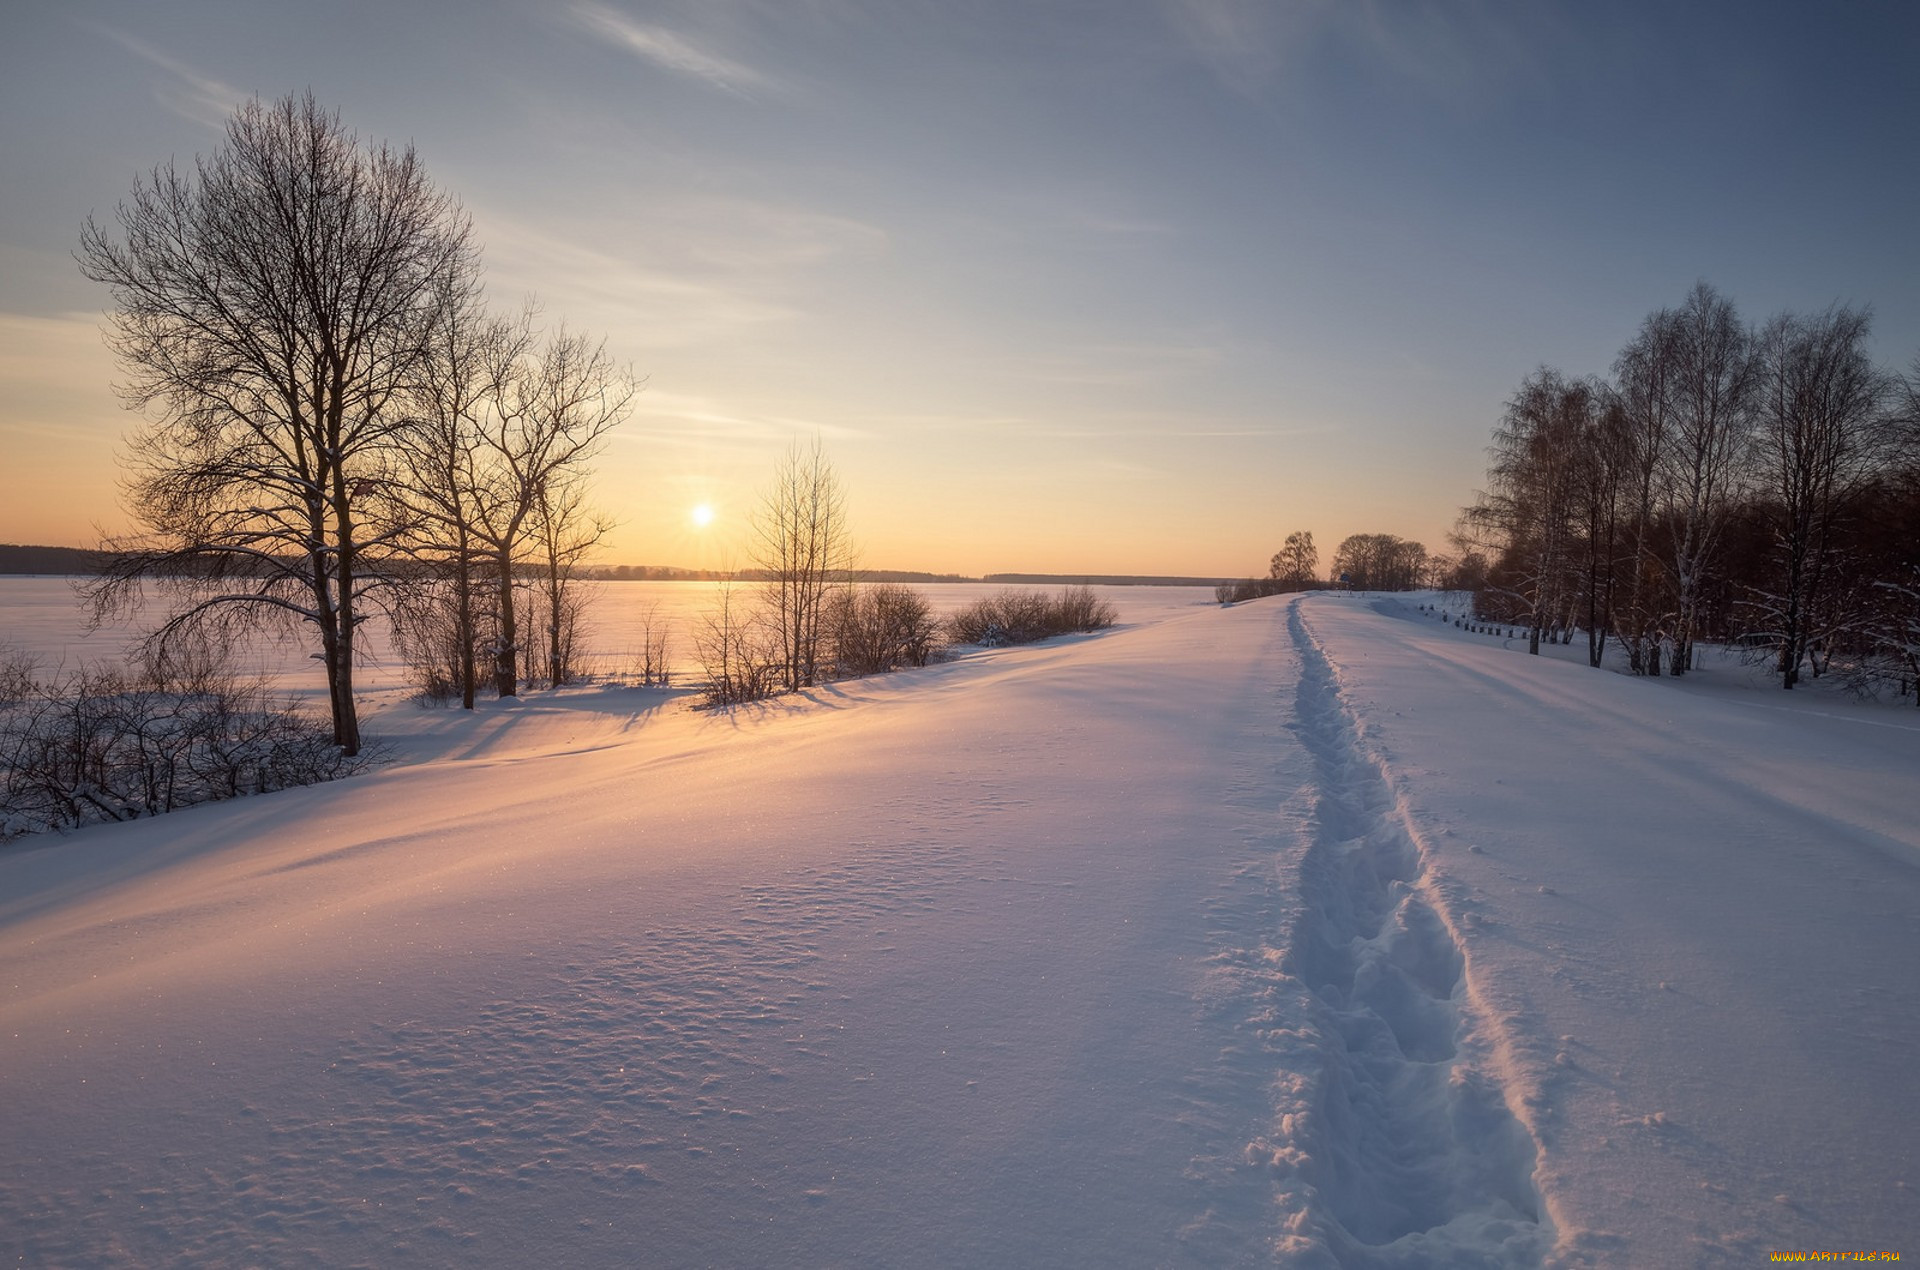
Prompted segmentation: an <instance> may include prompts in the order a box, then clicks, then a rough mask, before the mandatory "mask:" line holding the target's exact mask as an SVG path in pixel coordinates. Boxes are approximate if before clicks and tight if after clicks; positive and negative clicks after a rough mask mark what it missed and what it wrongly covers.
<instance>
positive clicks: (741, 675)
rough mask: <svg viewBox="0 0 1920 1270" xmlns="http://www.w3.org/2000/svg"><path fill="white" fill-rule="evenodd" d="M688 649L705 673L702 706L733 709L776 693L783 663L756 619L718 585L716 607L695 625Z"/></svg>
mask: <svg viewBox="0 0 1920 1270" xmlns="http://www.w3.org/2000/svg"><path fill="white" fill-rule="evenodd" d="M694 648H695V650H696V651H697V652H698V653H699V655H700V665H701V668H702V669H703V670H704V671H705V672H706V676H707V686H706V703H707V704H708V705H709V706H734V705H740V704H742V703H743V702H748V701H764V700H765V699H766V698H768V697H771V696H772V695H773V694H774V693H776V692H778V691H779V690H780V688H781V686H782V679H783V673H784V671H785V670H786V667H787V665H788V663H787V662H786V661H785V660H784V659H783V658H781V657H780V656H779V654H778V653H777V651H776V649H775V647H774V641H773V640H772V639H771V638H770V637H769V635H768V632H767V630H766V627H765V624H764V623H763V622H762V621H760V619H759V616H758V615H757V614H755V613H754V612H752V611H751V609H750V608H749V606H747V605H745V604H743V603H742V602H741V600H740V597H738V596H737V595H735V594H734V591H733V584H732V583H730V582H723V583H721V584H720V591H719V596H718V600H717V603H716V604H715V606H714V609H713V611H712V612H711V613H709V614H707V616H706V617H705V619H703V621H702V622H701V626H700V630H699V633H698V634H696V635H695V636H694Z"/></svg>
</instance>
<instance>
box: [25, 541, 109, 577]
mask: <svg viewBox="0 0 1920 1270" xmlns="http://www.w3.org/2000/svg"><path fill="white" fill-rule="evenodd" d="M100 559H101V556H100V553H99V552H98V551H93V550H90V549H88V548H85V547H23V546H18V545H16V544H14V543H10V542H0V573H49V574H60V575H65V576H69V577H77V576H80V575H82V574H88V573H94V572H96V571H97V570H98V569H99V565H100Z"/></svg>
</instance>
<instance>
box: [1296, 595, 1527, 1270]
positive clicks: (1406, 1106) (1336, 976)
mask: <svg viewBox="0 0 1920 1270" xmlns="http://www.w3.org/2000/svg"><path fill="white" fill-rule="evenodd" d="M1301 608H1302V606H1301V605H1300V604H1299V603H1297V602H1296V603H1295V604H1293V605H1292V606H1290V609H1289V614H1288V626H1289V630H1290V633H1291V635H1292V639H1293V644H1294V647H1295V649H1296V651H1297V652H1298V654H1299V657H1300V662H1301V668H1300V681H1299V688H1298V692H1297V697H1296V702H1295V721H1294V723H1293V725H1292V726H1293V730H1294V731H1295V733H1296V734H1297V735H1298V737H1299V738H1300V741H1301V743H1302V744H1303V746H1304V747H1305V748H1306V750H1307V751H1308V753H1309V754H1310V755H1311V757H1312V760H1313V768H1314V783H1315V787H1314V790H1313V793H1312V812H1311V815H1310V817H1309V818H1308V826H1307V832H1308V835H1309V841H1308V844H1307V849H1306V852H1305V855H1304V858H1303V859H1302V861H1301V866H1300V888H1301V893H1302V894H1301V899H1302V909H1301V912H1300V916H1299V918H1298V920H1297V921H1296V923H1295V926H1294V929H1293V930H1292V931H1291V932H1290V939H1289V941H1288V944H1287V947H1286V951H1285V955H1284V957H1283V960H1282V968H1283V969H1284V970H1285V971H1286V972H1287V973H1288V974H1289V975H1291V976H1292V977H1294V978H1296V979H1298V980H1299V981H1300V982H1301V983H1302V984H1304V985H1305V987H1306V988H1307V989H1309V990H1310V996H1309V999H1308V1004H1307V1010H1308V1014H1309V1017H1310V1018H1311V1019H1312V1022H1313V1027H1314V1030H1315V1031H1316V1032H1317V1033H1318V1038H1317V1039H1318V1043H1319V1049H1320V1053H1321V1055H1322V1057H1323V1059H1324V1066H1323V1068H1322V1070H1321V1072H1320V1079H1319V1080H1318V1082H1317V1083H1316V1082H1312V1081H1304V1082H1303V1081H1292V1082H1284V1081H1283V1082H1282V1085H1281V1089H1282V1093H1283V1101H1284V1102H1285V1103H1287V1104H1290V1105H1285V1106H1282V1107H1281V1108H1280V1111H1281V1113H1282V1114H1281V1116H1280V1117H1279V1121H1280V1126H1281V1135H1282V1137H1284V1138H1287V1139H1289V1143H1288V1146H1289V1148H1290V1149H1286V1150H1283V1152H1281V1153H1280V1154H1281V1155H1284V1156H1285V1157H1286V1160H1287V1162H1288V1163H1289V1164H1290V1165H1291V1166H1292V1168H1293V1169H1294V1170H1295V1172H1296V1174H1297V1179H1298V1183H1299V1185H1298V1201H1297V1202H1298V1204H1299V1211H1298V1212H1297V1213H1296V1214H1295V1215H1294V1219H1293V1221H1292V1222H1290V1223H1289V1225H1290V1226H1291V1227H1292V1228H1293V1230H1294V1231H1295V1232H1296V1233H1295V1236H1294V1238H1293V1240H1290V1241H1288V1243H1287V1244H1283V1250H1288V1248H1289V1245H1290V1249H1291V1251H1293V1252H1295V1253H1296V1254H1297V1253H1305V1252H1307V1250H1308V1247H1310V1246H1313V1245H1318V1249H1317V1250H1321V1251H1324V1252H1325V1253H1326V1254H1328V1255H1330V1257H1331V1259H1332V1263H1333V1264H1336V1265H1339V1266H1342V1267H1410V1266H1433V1265H1445V1266H1476V1267H1477V1266H1487V1267H1494V1266H1499V1267H1522V1266H1538V1265H1540V1264H1541V1262H1542V1260H1543V1258H1544V1256H1545V1254H1546V1251H1547V1249H1548V1248H1550V1246H1551V1244H1552V1233H1551V1223H1550V1221H1549V1220H1548V1219H1547V1214H1546V1211H1545V1206H1544V1205H1543V1203H1542V1199H1541V1195H1540V1193H1539V1191H1538V1189H1537V1188H1536V1186H1535V1183H1534V1167H1535V1160H1536V1156H1537V1145H1536V1143H1535V1141H1534V1138H1533V1136H1532V1134H1531V1133H1530V1132H1529V1130H1528V1128H1527V1127H1526V1125H1524V1124H1523V1123H1522V1122H1521V1121H1520V1120H1519V1119H1518V1118H1516V1116H1515V1115H1514V1113H1513V1111H1512V1109H1511V1108H1510V1106H1509V1102H1508V1096H1507V1094H1508V1091H1507V1090H1506V1089H1505V1088H1504V1087H1503V1085H1502V1084H1501V1082H1500V1080H1499V1079H1498V1077H1497V1076H1496V1075H1495V1072H1496V1070H1497V1064H1496V1063H1495V1062H1493V1061H1491V1060H1492V1059H1493V1058H1494V1055H1493V1052H1492V1045H1491V1043H1490V1039H1489V1036H1488V1032H1487V1029H1486V1028H1485V1026H1484V1025H1483V1021H1482V1020H1481V1019H1479V1018H1478V1017H1477V1016H1476V1012H1475V1010H1474V1009H1473V1006H1472V1002H1471V1000H1470V998H1469V991H1468V986H1467V979H1466V960H1465V956H1464V954H1463V951H1462V949H1461V947H1460V944H1459V942H1458V940H1457V938H1456V936H1455V934H1454V931H1453V929H1452V926H1451V924H1450V923H1449V922H1448V921H1447V920H1446V916H1445V907H1444V903H1443V901H1442V900H1441V898H1440V896H1439V894H1438V891H1437V888H1436V886H1435V885H1434V884H1433V882H1432V879H1431V878H1430V876H1429V873H1428V869H1427V861H1426V858H1425V853H1424V852H1423V850H1422V847H1421V844H1420V843H1419V841H1418V840H1417V838H1416V837H1415V835H1414V833H1413V831H1412V827H1411V825H1410V824H1409V823H1408V821H1407V819H1406V817H1405V813H1404V811H1403V810H1402V809H1401V808H1400V807H1399V805H1398V803H1397V800H1396V799H1395V797H1394V793H1393V789H1392V785H1391V780H1390V777H1389V774H1388V772H1387V769H1386V768H1385V766H1384V765H1383V764H1382V763H1381V761H1380V760H1379V759H1378V758H1377V757H1376V756H1375V755H1373V754H1372V753H1370V752H1369V750H1368V748H1367V746H1366V744H1365V742H1364V740H1363V737H1362V732H1361V728H1360V724H1359V721H1358V720H1357V718H1356V717H1355V715H1354V713H1353V711H1352V710H1351V709H1350V708H1349V706H1348V705H1347V703H1346V701H1345V699H1344V697H1343V695H1342V693H1341V690H1340V683H1339V679H1338V675H1337V673H1336V671H1335V669H1334V667H1333V664H1332V663H1331V662H1330V661H1329V660H1328V657H1327V655H1326V652H1325V650H1324V649H1323V648H1322V647H1321V645H1320V643H1319V641H1318V640H1317V639H1316V638H1315V637H1314V635H1313V633H1312V631H1311V630H1310V629H1309V627H1308V625H1307V623H1306V620H1305V618H1304V617H1303V616H1302V614H1301ZM1275 1162H1276V1164H1278V1163H1280V1160H1279V1159H1278V1158H1276V1161H1275ZM1309 1232H1311V1234H1310V1235H1309ZM1314 1259H1316V1260H1318V1259H1319V1258H1314Z"/></svg>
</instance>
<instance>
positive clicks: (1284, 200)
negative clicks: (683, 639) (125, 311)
mask: <svg viewBox="0 0 1920 1270" xmlns="http://www.w3.org/2000/svg"><path fill="white" fill-rule="evenodd" d="M1916 64H1920V7H1917V6H1913V5H1910V4H1900V3H1888V4H1874V3H1858V4H1834V5H1821V6H1807V5H1800V4H1774V3H1717V4H1716V3H1708V4H1688V5H1673V4H1665V3H1659V4H1628V3H1623V4H1607V5H1591V4H1577V3H1547V2H1533V3H1520V2H1518V0H1515V2H1513V3H1503V4H1495V3H1477V2H1476V0H1451V2H1447V3H1425V2H1423V0H1398V2H1395V3H1374V2H1372V0H1299V2H1297V3H1279V2H1264V3H1263V2H1260V0H1111V2H1108V3H1093V2H1090V0H1089V2H1065V0H1062V2H1058V3H1050V2H1045V0H945V2H944V3H943V2H938V0H893V2H889V3H883V2H880V0H685V2H680V3H642V2H640V0H581V2H578V3H536V2H534V0H520V2H513V0H492V2H487V0H481V2H479V3H453V2H452V0H446V2H435V3H404V2H401V3H394V2H391V0H386V2H381V3H361V2H359V0H344V2H342V3H334V4H329V5H326V6H314V5H296V4H258V3H214V2H208V0H180V2H174V3H152V2H150V0H149V2H140V3H135V2H127V3H95V2H89V0H60V2H58V3H54V2H49V0H8V2H7V4H6V6H5V9H4V12H3V13H0V174H3V176H0V541H7V542H37V543H52V544H68V545H90V544H91V543H92V542H94V541H95V540H96V538H97V537H98V536H99V534H100V533H101V532H102V531H104V532H108V533H112V532H119V531H122V530H124V529H125V528H127V527H129V525H130V524H131V523H132V521H131V519H130V516H129V512H128V510H127V509H126V508H124V507H123V506H122V505H121V497H120V491H119V487H118V469H117V466H116V454H117V453H118V451H119V447H120V445H121V444H122V441H123V438H124V437H125V435H126V434H127V432H128V430H129V428H130V427H131V426H133V424H134V423H135V422H136V420H135V418H134V417H133V416H131V415H129V414H128V413H127V412H126V411H125V410H124V409H123V408H122V407H121V405H120V403H119V400H118V398H117V397H116V396H115V394H114V391H113V383H114V381H115V378H116V370H115V367H114V365H113V363H112V359H111V357H110V356H109V354H108V353H107V352H106V350H105V348H104V347H103V345H102V343H101V337H100V331H101V324H102V317H103V313H104V311H105V309H106V307H107V305H108V304H109V303H110V298H109V296H108V295H107V294H106V291H105V289H104V288H102V287H99V286H97V285H96V284H93V283H90V282H88V281H87V280H85V279H84V278H82V277H81V276H80V274H79V271H78V269H77V268H76V266H75V265H74V262H73V259H72V252H73V250H74V247H75V245H76V243H77V241H78V237H79V233H80V229H81V226H82V224H83V223H84V222H85V220H86V218H87V217H88V216H89V215H91V216H94V217H95V218H97V219H99V220H100V221H102V222H103V223H105V222H109V221H110V220H111V218H112V216H113V213H114V209H115V207H116V205H117V204H118V203H119V202H120V201H121V200H123V199H124V198H126V197H127V195H128V193H129V192H130V191H131V189H132V186H133V183H134V180H135V179H136V177H137V176H138V175H139V174H141V173H142V172H144V171H147V170H149V169H150V168H152V167H153V166H154V165H155V164H157V163H163V162H166V161H168V160H178V161H180V162H188V161H190V160H191V158H192V157H193V156H194V155H196V154H204V153H209V152H211V151H212V150H214V149H215V148H217V147H218V146H219V144H220V140H221V129H222V125H223V120H224V119H225V118H226V117H227V115H228V114H230V112H231V111H232V109H233V107H234V106H235V105H236V104H237V103H239V102H241V101H244V100H245V99H246V98H248V97H249V96H254V95H258V96H261V97H263V98H268V99H271V98H276V97H280V96H283V95H285V94H287V93H290V92H293V93H298V92H305V91H307V90H311V91H312V92H313V93H314V94H315V96H316V97H317V98H318V99H319V100H320V101H321V103H322V104H324V105H328V106H331V107H334V108H337V109H338V110H339V111H340V113H341V116H342V120H343V122H344V124H345V125H346V126H347V127H349V128H350V129H352V130H354V131H355V132H357V133H358V134H360V135H361V136H362V137H364V138H368V139H377V140H389V141H395V142H401V143H411V144H413V145H414V146H415V147H416V149H417V150H418V152H419V154H420V156H421V158H422V159H423V160H424V162H425V164H426V166H427V169H428V171H429V173H430V174H431V176H432V178H433V179H434V180H435V182H436V183H437V184H438V185H439V186H440V187H441V188H443V189H445V190H447V191H448V192H450V193H451V194H453V195H454V196H456V197H457V198H458V199H459V200H460V201H461V203H462V205H463V206H464V207H465V209H466V210H467V211H468V213H469V214H470V215H471V216H472V220H473V225H474V231H475V234H476V237H477V239H478V241H479V242H480V244H481V246H482V250H483V253H484V261H485V265H486V270H487V284H488V292H489V295H490V296H491V297H492V299H493V301H494V302H495V303H496V304H497V305H499V306H500V307H501V308H503V309H511V308H515V307H517V306H518V305H519V304H520V303H522V302H523V300H524V299H525V298H526V297H528V296H536V297H537V298H538V300H539V302H540V305H541V307H542V312H543V313H544V314H545V315H547V318H548V319H549V320H550V321H552V322H555V323H558V322H561V321H564V322H565V323H567V324H568V326H569V327H571V328H574V329H583V330H587V331H589V332H592V333H594V334H596V335H599V336H604V337H605V339H606V340H607V342H608V347H609V349H610V350H611V351H612V352H613V354H614V355H615V357H616V358H617V359H618V360H619V361H621V362H622V363H627V364H630V365H631V366H632V367H633V369H634V370H635V372H636V373H637V374H638V375H640V376H643V377H644V378H645V382H646V387H645V391H644V392H643V393H642V395H641V396H640V397H639V399H638V400H637V402H636V405H635V408H634V410H633V413H632V416H631V418H630V419H629V420H628V421H627V422H626V423H625V424H624V425H623V426H622V427H621V428H620V430H619V432H618V434H617V435H616V437H615V439H614V441H613V443H612V444H611V446H610V447H609V449H608V451H607V453H606V454H605V456H604V457H603V458H602V459H601V461H600V463H599V465H598V469H597V472H598V476H597V482H598V483H597V500H598V502H599V503H600V505H601V506H602V507H603V508H604V509H605V510H606V511H607V512H608V513H609V514H611V515H612V516H613V518H614V519H615V520H616V521H617V522H618V527H617V529H616V531H615V533H614V535H613V537H612V539H611V541H610V542H609V544H608V549H607V552H606V555H605V556H604V557H603V558H604V559H605V560H606V561H607V562H609V563H612V562H626V563H635V564H640V563H647V564H677V565H684V566H691V567H718V566H723V565H727V564H740V563H744V558H743V557H744V552H745V548H746V542H747V534H746V528H745V527H746V524H747V518H748V516H749V515H750V513H751V511H752V508H753V505H754V504H755V502H756V500H757V491H758V490H759V489H760V488H762V487H763V486H764V485H765V483H766V482H767V480H768V478H769V477H770V476H771V474H772V471H773V469H774V467H775V465H776V464H777V463H778V461H779V460H780V458H781V456H782V455H783V454H784V453H785V452H786V450H787V448H788V447H789V445H790V444H792V443H793V442H794V441H796V440H798V441H801V442H803V443H808V442H811V441H812V440H813V439H814V438H818V439H820V440H821V442H822V443H823V444H824V445H825V447H826V449H827V452H828V454H829V456H830V457H831V459H832V461H833V463H834V465H835V467H836V469H837V471H838V472H839V474H840V476H841V478H842V480H843V483H844V485H845V487H846V491H847V496H848V504H849V511H850V515H851V523H852V527H853V531H854V534H855V537H856V540H857V542H858V544H859V547H860V558H861V560H862V562H863V563H864V564H866V565H867V566H869V567H873V568H888V569H926V570H934V571H940V572H956V573H963V574H968V575H978V574H982V573H988V572H997V571H1030V572H1060V573H1164V574H1190V575H1204V576H1224V575H1240V574H1247V573H1256V572H1259V573H1263V572H1265V569H1266V562H1267V559H1268V557H1269V556H1270V555H1271V554H1272V553H1273V552H1274V551H1275V550H1277V549H1278V548H1279V546H1280V543H1281V540H1282V539H1283V538H1284V537H1285V536H1286V535H1287V534H1288V533H1290V532H1292V531H1294V530H1298V529H1306V530H1310V531H1311V532H1312V533H1313V534H1314V536H1315V539H1316V540H1317V542H1318V543H1319V545H1320V550H1321V557H1322V561H1323V563H1325V562H1326V561H1327V559H1328V558H1329V557H1330V556H1331V554H1332V551H1333V548H1334V546H1335V545H1336V544H1337V543H1338V542H1339V541H1340V539H1342V538H1344V537H1345V536H1347V535H1348V534H1353V533H1394V534H1399V535H1401V536H1403V537H1408V538H1414V539H1418V540H1420V541H1422V542H1425V543H1426V544H1427V545H1428V546H1429V547H1430V548H1433V549H1436V550H1439V549H1442V548H1444V546H1445V535H1446V532H1447V530H1448V529H1449V527H1450V526H1451V525H1452V523H1453V521H1454V518H1455V516H1456V514H1457V512H1458V510H1459V508H1460V507H1461V506H1462V505H1464V504H1465V503H1467V502H1469V501H1471V499H1472V497H1473V494H1474V491H1475V489H1476V488H1477V487H1478V486H1479V485H1480V484H1481V483H1482V474H1483V472H1484V468H1485V445H1486V441H1487V437H1488V433H1489V430H1490V429H1491V427H1492V426H1493V424H1494V423H1495V421H1496V420H1497V419H1498V417H1499V414H1500V411H1501V407H1502V404H1503V403H1504V401H1505V400H1506V398H1507V397H1508V396H1509V395H1510V394H1511V393H1512V392H1513V390H1514V389H1515V388H1516V387H1517V386H1518V385H1519V383H1520V381H1521V379H1522V377H1524V376H1525V375H1526V374H1527V373H1528V372H1529V371H1531V370H1532V369H1533V368H1535V367H1536V366H1539V365H1543V364H1544V365H1552V366H1556V367H1558V368H1560V369H1561V370H1563V371H1566V372H1567V373H1569V374H1589V373H1593V374H1601V373H1605V372H1606V371H1607V370H1608V369H1609V367H1610V366H1611V364H1612V361H1613V359H1614V357H1615V355H1616V354H1617V352H1618V350H1619V349H1620V347H1621V345H1623V344H1624V343H1625V342H1626V341H1627V340H1628V339H1629V338H1631V336H1632V335H1633V333H1634V331H1635V329H1636V328H1637V327H1638V326H1639V324H1640V322H1641V321H1642V320H1643V319H1644V318H1645V316H1646V315H1647V314H1648V313H1649V312H1651V311H1653V310H1655V309H1657V308H1660V307H1662V306H1665V305H1671V304H1676V303H1678V302H1679V301H1680V300H1681V299H1682V298H1683V297H1684V295H1685V294H1686V292H1687V290H1688V289H1689V288H1690V287H1691V286H1692V285H1693V284H1694V282H1695V281H1696V280H1699V279H1705V280H1707V281H1709V282H1711V283H1713V284H1714V285H1715V286H1717V287H1718V288H1720V289H1721V290H1722V291H1723V292H1725V293H1726V294H1728V295H1729V296H1730V297H1732V298H1733V300H1734V301H1735V302H1736V303H1737V304H1738V305H1739V307H1740V311H1741V313H1742V314H1743V316H1745V317H1748V318H1750V319H1755V320H1758V319H1764V318H1765V317H1767V316H1769V315H1771V314H1774V313H1777V312H1780V311H1783V310H1794V311H1811V310H1819V309H1822V308H1825V307H1826V306H1827V305H1829V304H1833V303H1848V304H1856V305H1870V306H1872V308H1873V312H1874V315H1875V325H1874V337H1875V343H1874V351H1875V354H1876V356H1877V357H1879V358H1880V360H1881V361H1882V362H1883V363H1884V364H1885V365H1887V366H1888V367H1889V368H1890V369H1905V368H1907V367H1908V366H1909V365H1910V364H1911V363H1912V361H1913V359H1914V357H1915V355H1916V353H1920V287H1916V285H1915V284H1916V282H1917V281H1920V234H1917V233H1916V231H1915V229H1914V224H1913V214H1914V209H1915V208H1916V207H1920V166H1917V165H1916V164H1915V163H1914V162H1913V159H1912V156H1913V154H1914V151H1915V144H1914V143H1915V140H1916V133H1917V132H1920V75H1915V74H1914V72H1913V67H1914V66H1915V65H1916ZM702 504H705V505H708V506H710V507H711V508H712V510H713V512H714V516H713V520H712V523H711V524H710V525H707V526H704V527H702V526H700V525H697V524H696V523H695V521H694V519H693V518H692V516H691V511H692V509H693V508H694V507H696V506H698V505H702Z"/></svg>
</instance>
